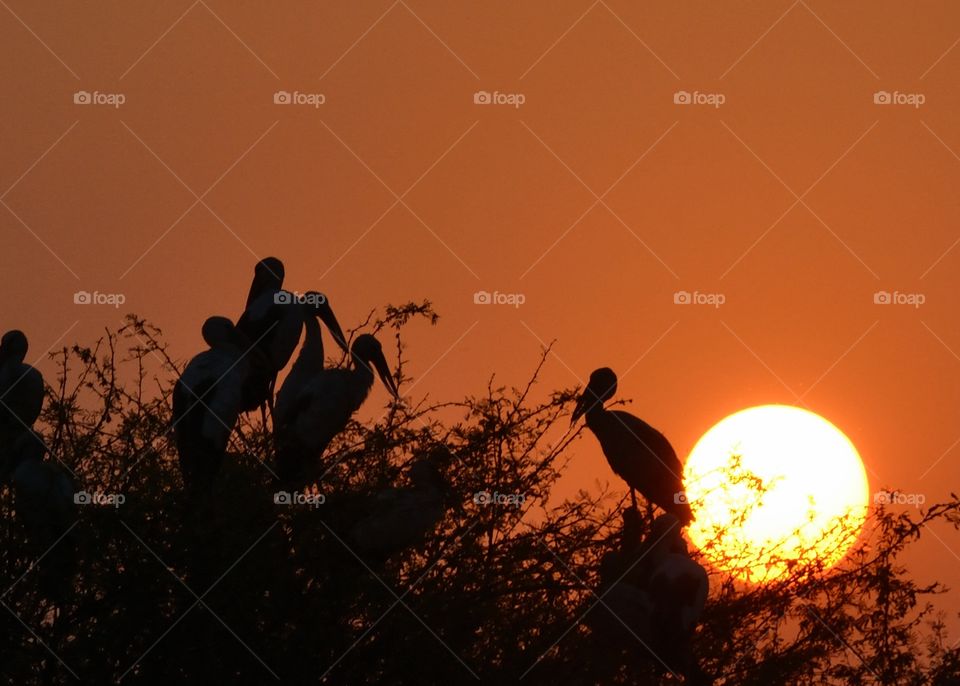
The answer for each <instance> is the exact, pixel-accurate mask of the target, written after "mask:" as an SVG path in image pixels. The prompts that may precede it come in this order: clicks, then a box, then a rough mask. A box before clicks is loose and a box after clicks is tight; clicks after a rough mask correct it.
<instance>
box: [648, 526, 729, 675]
mask: <svg viewBox="0 0 960 686" xmlns="http://www.w3.org/2000/svg"><path fill="white" fill-rule="evenodd" d="M641 551H646V557H647V558H648V559H647V560H646V564H645V565H644V567H645V570H644V582H643V585H644V590H645V591H646V592H647V594H648V595H649V596H650V599H651V601H652V607H651V613H650V625H651V627H656V631H655V632H654V634H653V640H654V644H653V645H654V649H655V650H656V651H657V652H658V653H659V654H661V655H662V657H663V659H664V660H665V661H666V662H667V664H668V665H669V666H670V668H671V669H675V670H678V671H679V672H680V673H682V674H683V676H684V678H685V679H686V681H687V682H688V683H691V684H694V685H700V684H709V683H712V681H711V680H710V679H709V678H708V677H707V675H706V674H705V673H704V672H703V671H702V670H701V669H700V665H699V664H698V663H697V659H696V657H695V656H694V654H693V648H692V645H691V642H692V639H693V634H694V631H695V630H696V628H697V624H698V623H699V622H700V615H701V613H702V612H703V608H704V607H705V605H706V603H707V595H708V593H709V587H710V584H709V580H708V577H707V572H706V570H704V568H703V567H701V566H700V564H699V563H697V562H696V561H695V560H693V559H692V558H691V557H690V555H689V553H688V551H687V544H686V542H685V541H684V540H683V537H682V535H681V533H680V522H679V520H678V519H677V518H676V517H674V516H673V515H671V514H665V515H661V516H659V517H657V519H656V520H655V521H654V522H653V526H652V527H651V530H650V534H649V535H648V536H647V539H646V540H645V541H644V542H643V544H641Z"/></svg>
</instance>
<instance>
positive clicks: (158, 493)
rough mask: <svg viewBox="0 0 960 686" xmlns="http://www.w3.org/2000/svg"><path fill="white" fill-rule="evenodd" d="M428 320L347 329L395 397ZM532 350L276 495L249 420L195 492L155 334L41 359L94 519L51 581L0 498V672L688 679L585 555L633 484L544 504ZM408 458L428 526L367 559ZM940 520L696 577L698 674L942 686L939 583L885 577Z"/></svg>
mask: <svg viewBox="0 0 960 686" xmlns="http://www.w3.org/2000/svg"><path fill="white" fill-rule="evenodd" d="M436 320H437V316H436V314H435V313H434V312H433V310H432V307H431V305H430V303H428V302H424V303H410V304H407V305H404V306H401V307H388V308H386V309H385V311H384V312H383V313H382V314H381V315H378V314H377V313H371V315H370V316H369V317H368V318H367V319H366V321H364V322H362V323H360V325H359V326H358V327H357V328H356V329H355V330H354V331H352V332H351V338H352V337H354V336H356V335H358V334H359V333H374V334H377V335H378V337H380V338H381V340H384V341H386V340H388V337H390V336H392V339H393V345H394V353H393V357H394V359H395V360H396V369H395V372H396V377H397V379H398V383H399V386H400V389H401V392H404V390H405V389H406V388H407V387H409V386H410V383H411V379H409V378H408V377H407V376H406V349H405V347H404V344H403V341H402V334H403V331H404V330H405V329H406V328H407V327H410V326H421V325H423V324H432V323H435V322H436ZM338 354H339V351H338ZM547 355H548V351H544V352H543V354H542V356H541V357H540V359H539V363H538V364H536V365H535V369H534V372H533V374H532V376H531V378H530V380H529V381H528V382H527V383H526V384H525V385H522V386H521V387H519V388H513V387H506V386H500V385H497V383H496V382H495V380H494V379H491V381H490V383H489V384H488V385H487V387H486V388H485V389H483V391H482V393H480V394H478V395H474V396H469V397H466V398H463V399H457V400H450V401H434V400H431V399H430V398H420V399H418V400H413V399H407V400H406V401H405V402H403V403H392V404H390V405H389V406H387V407H386V408H384V410H383V412H382V413H381V414H379V416H377V415H374V416H373V417H372V418H368V419H367V420H365V421H351V423H350V424H349V426H348V428H347V430H346V431H345V432H343V433H342V434H341V435H339V436H338V437H337V438H336V439H335V440H334V441H333V443H332V444H331V445H330V447H329V449H328V451H327V453H326V455H325V456H324V458H323V459H322V460H321V461H320V462H318V463H317V465H316V467H315V473H314V474H312V475H311V479H312V481H314V482H315V485H314V486H313V488H312V490H311V494H312V496H313V497H312V498H307V499H302V498H301V502H300V503H291V504H287V503H286V502H285V501H284V498H283V495H282V494H280V495H278V494H277V491H278V486H277V485H276V481H275V478H274V476H273V474H272V470H273V469H274V466H273V455H274V453H273V451H274V443H273V439H272V437H271V434H270V430H269V429H270V427H268V426H264V425H263V424H262V423H261V420H260V418H259V416H245V417H244V418H243V419H242V420H241V424H240V427H239V430H238V432H237V433H235V434H234V437H233V439H232V447H231V450H230V452H229V454H228V456H227V460H226V461H225V464H224V468H223V469H222V471H221V474H220V475H219V477H218V479H217V482H216V483H215V485H214V486H213V487H212V488H211V489H210V490H209V492H208V493H206V494H205V496H204V497H203V498H201V499H199V500H198V501H196V502H188V501H187V499H186V498H185V493H184V490H183V486H182V480H181V477H180V473H179V470H178V466H177V458H176V454H175V450H174V448H173V445H172V439H171V435H170V400H169V398H170V392H171V390H172V387H173V383H174V381H175V379H176V377H177V374H178V373H179V371H180V369H181V366H180V363H179V362H177V361H175V360H173V359H171V357H170V356H169V354H168V350H167V347H166V345H165V343H164V342H163V336H162V333H161V332H160V331H159V330H158V329H157V328H155V327H154V326H152V325H151V324H149V323H148V322H145V321H144V320H142V319H139V318H136V317H132V316H131V317H129V318H128V320H127V323H126V325H125V326H124V327H123V328H121V329H120V330H119V331H115V332H112V331H110V332H107V333H106V334H105V335H104V337H103V338H102V339H101V340H99V341H98V342H97V343H96V344H95V345H94V346H93V347H82V346H74V347H72V348H65V349H63V350H60V351H58V352H57V353H55V354H54V355H53V357H54V359H55V361H56V363H57V365H58V369H59V373H58V374H57V376H56V378H54V379H48V383H49V387H48V392H47V402H46V406H45V409H44V413H43V416H42V420H41V424H42V425H41V426H40V427H39V428H40V430H41V434H42V436H43V438H44V441H45V443H46V445H47V446H48V448H49V454H48V456H47V458H46V459H47V460H49V461H51V462H52V463H54V464H57V463H58V462H59V463H61V464H62V465H64V467H65V468H68V469H69V470H70V471H71V472H72V474H73V477H72V478H73V479H74V481H75V485H76V488H77V490H78V491H83V492H87V493H91V494H97V495H98V496H99V503H100V504H89V505H84V504H79V505H78V506H77V508H76V522H75V524H74V526H73V528H72V529H71V530H70V531H69V539H70V540H71V541H72V544H73V545H75V548H76V550H77V557H76V560H75V564H74V568H72V569H67V568H66V566H65V565H64V563H63V562H62V559H61V557H60V556H58V555H57V554H56V553H55V551H56V550H57V547H56V546H54V547H53V548H52V549H50V550H48V551H44V550H37V548H36V546H35V545H34V542H33V541H31V539H30V532H28V531H26V530H25V529H24V528H23V527H22V526H20V525H19V520H18V518H17V517H16V512H15V510H16V507H17V503H16V501H15V498H14V496H13V494H12V492H11V489H10V488H8V487H7V486H6V485H4V490H3V492H2V496H0V517H2V521H3V522H4V525H3V527H2V530H0V582H2V588H0V593H2V597H0V602H2V605H3V606H4V607H3V608H0V674H2V675H3V677H4V680H5V682H6V683H12V684H33V683H46V684H58V683H71V682H73V681H76V680H80V681H82V682H91V683H107V682H117V681H120V682H121V683H130V684H135V683H145V684H152V683H165V682H172V683H183V682H186V683H196V682H207V681H209V682H212V683H221V682H237V683H272V682H274V681H280V682H288V681H290V682H293V681H297V682H307V683H314V682H316V683H329V684H379V683H384V682H385V683H392V684H448V683H470V682H472V681H478V682H481V683H530V684H660V683H680V682H681V681H682V680H681V679H680V678H679V677H677V676H676V675H674V674H672V673H671V672H670V671H669V668H667V667H665V666H664V664H663V663H662V662H661V661H660V660H658V659H657V656H655V655H653V654H652V653H651V651H650V650H649V649H648V648H647V647H646V642H645V641H643V640H642V638H643V637H640V636H637V635H635V633H634V632H633V631H631V629H630V627H629V626H625V625H624V624H623V623H622V622H620V621H619V619H620V618H619V617H618V616H617V615H616V611H617V607H616V606H615V605H613V604H611V602H610V600H609V599H608V598H607V597H605V596H604V590H603V585H602V583H601V578H600V569H601V561H602V559H603V557H604V556H605V555H607V554H608V553H611V552H613V551H615V550H616V549H617V548H618V546H619V539H620V533H621V516H622V511H623V508H624V506H625V505H626V504H627V501H628V496H627V494H626V493H625V492H616V493H611V492H607V491H605V490H601V491H600V492H587V491H581V492H579V493H577V494H576V495H575V496H572V497H568V498H565V499H560V498H558V497H555V496H554V490H555V487H556V485H557V482H558V479H559V478H560V476H561V475H562V474H563V472H564V470H565V469H566V467H567V465H568V463H569V461H570V460H571V459H572V458H573V457H574V453H575V444H576V442H577V440H578V437H579V435H580V432H581V431H582V428H581V429H576V430H570V429H568V428H567V425H568V423H569V419H568V418H569V414H570V412H571V410H572V408H573V404H574V401H575V398H576V392H575V389H566V390H561V391H555V392H551V393H544V392H543V391H541V390H540V389H538V388H537V387H536V385H537V381H538V378H539V376H540V372H541V369H542V366H543V365H544V363H545V361H546V359H547ZM332 363H334V364H341V365H342V364H344V363H345V359H343V358H341V359H339V360H333V361H332ZM253 414H256V413H253ZM420 460H429V461H430V462H431V463H432V464H436V465H439V471H440V474H441V476H442V482H443V484H444V486H443V489H442V490H443V496H442V502H441V505H440V508H441V509H440V512H441V513H442V515H441V516H440V518H439V521H438V522H437V523H436V526H434V527H433V528H430V529H429V530H426V531H423V532H422V536H420V537H419V539H418V540H417V541H416V542H415V544H414V545H411V546H409V547H406V548H404V549H401V550H392V551H391V550H386V551H384V550H380V551H378V552H369V553H366V554H361V553H360V552H358V550H360V549H361V547H362V546H359V545H357V542H356V536H358V533H357V532H358V530H359V529H358V528H357V523H358V522H359V521H361V520H362V519H363V518H364V517H365V516H367V515H369V513H370V512H373V511H376V509H377V507H379V506H382V505H383V503H384V501H385V498H384V493H385V492H388V491H389V492H392V493H398V492H400V490H402V489H404V488H405V487H407V486H408V485H410V483H411V477H410V473H409V472H410V467H411V465H413V464H414V463H416V462H417V461H420ZM731 478H742V479H746V480H748V481H749V480H751V479H753V478H754V477H752V476H751V475H750V474H736V473H731ZM754 485H755V486H756V487H757V489H758V492H762V488H763V484H762V483H756V484H754ZM389 489H393V490H389ZM398 489H400V490H398ZM404 492H406V491H404ZM109 496H114V497H113V499H112V500H110V499H109ZM116 496H122V498H117V497H116ZM121 500H122V502H120V501H121ZM433 506H436V503H434V504H433ZM934 522H940V523H944V524H948V525H949V526H952V527H953V528H957V527H958V526H960V500H958V499H957V497H956V496H953V497H952V498H951V499H950V500H949V501H948V502H945V503H940V504H935V505H933V506H931V507H929V508H928V509H925V510H917V511H916V513H915V514H911V513H907V512H895V511H892V510H890V509H888V508H886V507H883V506H877V507H875V508H873V509H872V512H871V516H870V518H869V519H868V523H867V525H866V528H865V530H864V533H863V535H862V536H861V537H860V539H859V541H858V542H857V544H856V545H855V547H854V548H853V549H852V551H851V552H850V554H848V555H847V557H846V558H845V559H844V560H843V561H842V562H841V563H840V564H839V565H837V566H836V567H834V568H832V569H824V568H823V565H822V564H818V563H817V556H816V555H811V556H810V557H809V559H806V560H804V561H803V562H802V563H798V564H796V565H794V567H792V568H791V570H790V572H789V573H788V574H785V575H783V576H781V577H778V578H776V579H773V580H771V581H769V582H767V583H764V584H755V585H748V584H745V583H742V582H738V581H736V580H735V578H734V577H733V576H731V575H729V574H726V573H721V572H719V571H717V570H716V569H715V568H714V567H712V566H710V565H708V564H707V563H706V562H704V565H705V566H706V567H707V569H708V571H709V572H710V582H711V592H710V598H709V601H708V603H707V608H706V610H705V612H704V616H703V618H702V622H701V626H700V627H699V629H698V631H697V634H696V636H695V639H694V651H695V653H696V654H697V656H698V657H699V659H700V662H701V665H702V666H703V668H704V670H705V671H706V672H707V673H709V674H711V675H712V676H713V677H714V678H715V679H716V683H718V684H730V685H734V684H737V685H741V684H742V685H751V684H757V685H760V684H763V685H765V686H767V685H769V684H844V685H853V684H890V685H892V684H898V685H899V684H918V685H919V684H940V685H944V684H951V683H957V679H958V678H960V654H958V651H957V649H956V644H955V643H953V642H952V641H951V639H950V638H949V637H948V636H947V633H946V629H945V622H944V619H945V618H944V616H943V615H942V614H939V613H937V612H936V610H935V606H934V604H933V602H934V600H935V598H936V596H937V595H938V594H941V593H943V592H945V590H946V589H945V588H944V587H943V586H942V585H940V584H939V583H938V582H937V581H936V580H935V579H924V580H918V579H915V578H913V577H911V576H910V575H909V574H908V572H907V570H906V569H905V568H904V566H903V562H902V556H903V553H904V551H905V550H906V549H907V548H908V547H909V546H910V545H912V544H914V543H915V542H916V541H917V540H918V539H919V538H920V537H921V535H923V534H924V533H925V532H926V531H927V530H928V527H929V526H930V524H931V523H934ZM649 525H650V521H648V520H647V519H644V520H643V522H642V526H643V528H644V530H646V529H647V528H648V527H649ZM722 535H723V532H722V531H721V532H717V536H718V537H720V536H722ZM411 540H413V539H411ZM718 554H721V552H720V549H719V547H711V546H707V548H706V549H705V550H703V551H701V552H699V553H694V555H695V556H702V557H703V558H706V559H716V558H715V557H713V558H711V556H715V555H718ZM741 562H742V561H738V563H741ZM742 563H743V564H746V562H742ZM61 573H62V574H64V575H66V577H67V579H68V580H69V584H68V589H69V592H67V593H66V594H65V595H64V597H63V598H60V599H57V598H52V597H51V595H50V593H49V592H48V591H45V587H44V585H43V584H42V582H41V581H42V579H43V578H44V575H54V576H56V575H57V574H61ZM8 589H9V590H8Z"/></svg>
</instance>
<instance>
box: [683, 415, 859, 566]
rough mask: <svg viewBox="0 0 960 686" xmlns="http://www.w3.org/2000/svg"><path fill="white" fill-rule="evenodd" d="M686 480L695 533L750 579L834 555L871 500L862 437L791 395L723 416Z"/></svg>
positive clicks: (713, 554)
mask: <svg viewBox="0 0 960 686" xmlns="http://www.w3.org/2000/svg"><path fill="white" fill-rule="evenodd" d="M684 482H685V483H686V489H687V497H688V498H689V501H690V505H691V507H692V509H693V511H694V514H695V515H696V521H695V522H694V523H693V524H691V526H690V529H689V535H690V538H691V540H692V541H693V542H694V543H695V544H696V546H697V547H698V548H699V549H701V550H702V551H703V552H704V554H705V555H706V556H707V557H708V558H709V559H710V560H711V562H713V563H714V564H715V565H716V566H718V567H721V568H723V569H725V570H727V571H730V572H731V573H733V574H735V575H736V576H738V577H740V578H742V579H745V580H749V581H763V580H768V579H773V578H776V577H778V576H780V575H782V574H783V573H784V572H785V571H787V570H788V569H789V568H790V566H791V565H793V564H796V563H800V562H813V561H816V562H819V563H822V564H823V565H825V566H830V565H833V564H835V563H836V562H838V561H839V560H840V559H841V558H842V557H843V555H844V553H845V552H846V551H847V550H848V548H849V547H850V545H851V544H852V543H853V542H854V541H855V540H856V538H857V535H858V534H859V532H860V528H861V527H862V525H863V522H864V519H865V515H866V507H867V502H868V488H867V477H866V473H865V472H864V468H863V462H862V461H861V460H860V456H859V454H858V453H857V450H856V448H855V447H854V445H853V443H851V442H850V440H849V439H848V438H847V437H846V436H845V435H844V434H843V433H842V432H841V431H840V430H839V429H838V428H837V427H835V426H834V425H833V424H831V423H830V422H828V421H827V420H826V419H824V418H822V417H820V416H818V415H816V414H814V413H812V412H809V411H807V410H804V409H801V408H798V407H790V406H786V405H763V406H760V407H751V408H748V409H745V410H741V411H740V412H737V413H735V414H732V415H730V416H728V417H727V418H725V419H723V420H722V421H720V422H719V423H718V424H716V425H715V426H714V427H713V428H712V429H710V430H709V431H708V432H707V433H706V434H704V435H703V437H702V438H701V439H700V440H699V441H698V442H697V444H696V445H695V446H694V448H693V450H692V452H691V453H690V457H689V459H688V460H687V463H686V466H685V468H684ZM720 532H723V535H722V536H720V535H719V534H720Z"/></svg>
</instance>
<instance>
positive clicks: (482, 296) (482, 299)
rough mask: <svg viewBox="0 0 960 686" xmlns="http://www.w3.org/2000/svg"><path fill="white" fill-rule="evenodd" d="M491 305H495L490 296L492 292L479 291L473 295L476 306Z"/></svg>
mask: <svg viewBox="0 0 960 686" xmlns="http://www.w3.org/2000/svg"><path fill="white" fill-rule="evenodd" d="M491 303H493V296H491V295H490V291H477V292H476V293H474V294H473V304H474V305H490V304H491Z"/></svg>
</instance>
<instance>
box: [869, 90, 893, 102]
mask: <svg viewBox="0 0 960 686" xmlns="http://www.w3.org/2000/svg"><path fill="white" fill-rule="evenodd" d="M891 102H893V98H892V97H891V96H890V93H889V92H887V91H877V92H876V93H874V94H873V104H874V105H889V104H890V103H891Z"/></svg>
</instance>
